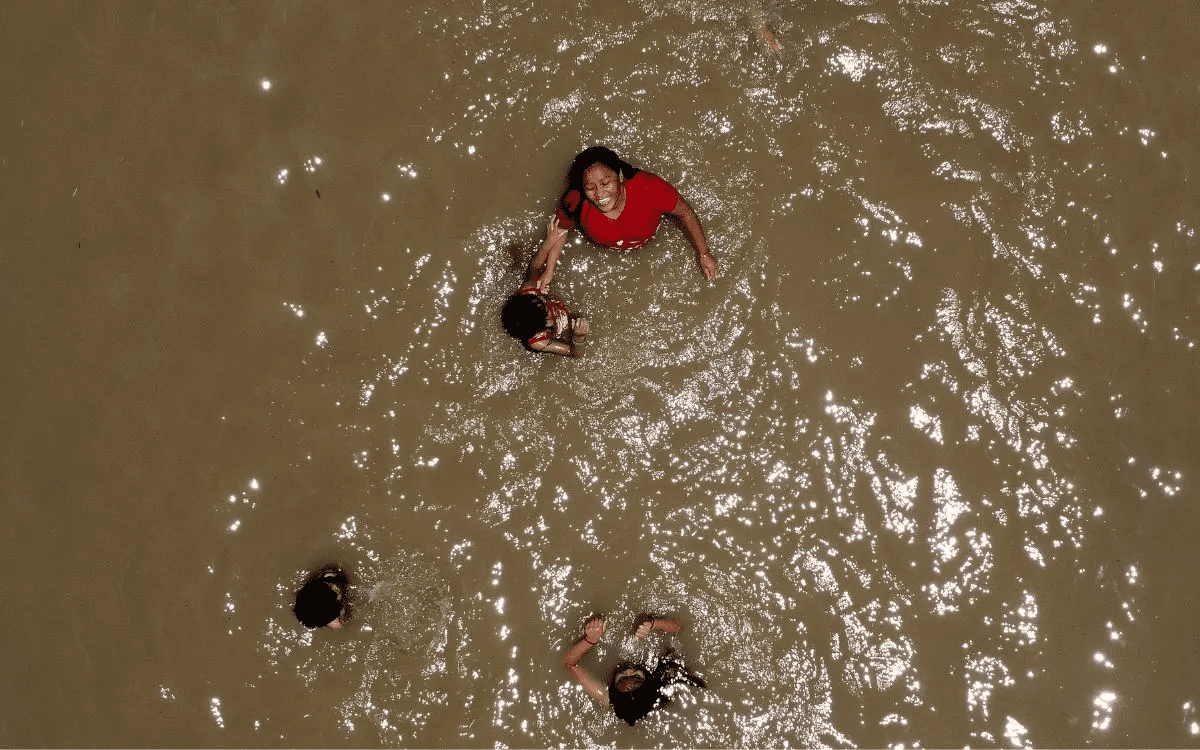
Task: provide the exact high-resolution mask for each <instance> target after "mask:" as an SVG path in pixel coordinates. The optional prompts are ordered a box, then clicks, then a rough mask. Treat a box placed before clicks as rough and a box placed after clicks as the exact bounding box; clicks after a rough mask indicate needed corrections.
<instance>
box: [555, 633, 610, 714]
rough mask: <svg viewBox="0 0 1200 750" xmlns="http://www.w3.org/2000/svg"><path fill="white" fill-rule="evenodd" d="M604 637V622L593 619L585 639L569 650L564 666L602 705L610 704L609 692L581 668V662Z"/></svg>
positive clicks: (581, 639) (564, 659) (565, 656)
mask: <svg viewBox="0 0 1200 750" xmlns="http://www.w3.org/2000/svg"><path fill="white" fill-rule="evenodd" d="M603 637H604V620H602V619H601V618H599V617H593V618H592V619H590V620H588V624H587V627H586V628H585V629H584V633H583V638H580V639H579V642H578V643H576V644H575V645H574V646H572V647H571V648H570V649H568V650H567V653H566V654H565V655H564V656H563V666H564V667H566V668H567V671H568V672H570V673H571V675H572V676H573V677H574V678H575V679H577V680H579V683H580V684H581V685H583V689H584V690H586V691H587V694H588V695H590V696H592V697H593V698H595V699H596V700H598V701H600V702H601V703H608V690H607V689H606V688H605V687H604V686H603V685H601V684H600V683H599V682H598V681H597V680H596V678H594V677H592V676H591V675H590V674H588V673H587V672H586V671H584V669H583V667H581V666H579V660H580V659H582V658H583V655H584V654H586V653H587V652H588V651H589V650H591V648H592V646H595V645H596V644H597V643H599V642H600V639H601V638H603Z"/></svg>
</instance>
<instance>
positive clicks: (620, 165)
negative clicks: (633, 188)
mask: <svg viewBox="0 0 1200 750" xmlns="http://www.w3.org/2000/svg"><path fill="white" fill-rule="evenodd" d="M597 164H599V165H601V166H604V167H608V168H609V169H610V170H611V171H612V173H613V174H614V175H615V176H616V177H617V179H618V181H620V182H624V181H625V180H628V179H629V178H630V177H633V176H634V175H635V174H637V173H638V172H640V171H641V170H640V169H638V168H637V167H635V166H633V165H631V164H630V163H629V162H627V161H625V160H623V159H622V158H621V157H619V156H617V154H616V153H615V152H614V151H613V150H612V149H609V148H605V147H604V146H592V147H591V148H588V149H584V150H583V151H582V152H581V153H580V154H579V155H578V156H576V157H575V161H573V162H571V168H570V169H569V170H568V171H567V192H565V193H563V194H562V197H561V198H560V199H559V203H560V204H561V205H562V207H563V210H564V211H566V212H567V213H568V214H569V215H571V216H573V217H574V218H575V220H576V221H579V213H580V211H582V210H583V201H579V202H578V203H576V205H575V206H573V207H571V206H568V205H567V202H566V201H567V195H569V194H570V192H571V191H572V190H575V191H577V192H578V193H579V195H584V194H585V193H586V189H585V187H584V179H583V178H584V174H585V173H586V172H587V171H588V170H589V169H591V168H592V167H594V166H596V165H597Z"/></svg>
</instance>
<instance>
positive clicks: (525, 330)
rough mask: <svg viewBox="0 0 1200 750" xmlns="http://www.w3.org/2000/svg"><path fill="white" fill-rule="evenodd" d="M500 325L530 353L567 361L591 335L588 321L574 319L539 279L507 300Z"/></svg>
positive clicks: (527, 283)
mask: <svg viewBox="0 0 1200 750" xmlns="http://www.w3.org/2000/svg"><path fill="white" fill-rule="evenodd" d="M556 231H557V230H556ZM563 233H565V230H564V231H563ZM547 284H548V282H547ZM500 321H501V322H502V323H503V324H504V330H506V331H508V333H509V335H510V336H512V337H513V338H515V339H517V340H518V341H520V342H521V343H523V344H525V346H526V347H527V348H529V349H530V350H532V351H535V352H551V353H552V354H561V355H563V356H566V357H577V356H579V349H578V346H579V345H580V344H582V343H583V340H584V339H585V338H586V337H587V334H588V321H587V318H581V317H579V316H577V315H572V314H571V312H570V311H569V310H568V309H567V306H566V305H565V304H563V302H562V301H561V300H557V299H555V298H554V297H551V296H550V295H549V294H546V285H543V284H539V283H538V281H537V280H536V279H530V280H529V281H527V282H525V284H524V285H523V286H522V287H521V290H520V291H518V292H517V293H516V294H514V295H513V296H511V297H509V298H508V301H507V302H505V303H504V309H503V310H501V312H500Z"/></svg>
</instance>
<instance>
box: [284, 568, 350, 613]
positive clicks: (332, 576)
mask: <svg viewBox="0 0 1200 750" xmlns="http://www.w3.org/2000/svg"><path fill="white" fill-rule="evenodd" d="M349 586H350V582H349V580H347V578H346V574H345V573H344V572H343V571H342V569H341V568H339V567H337V566H336V565H330V566H327V567H324V568H321V569H320V570H318V571H316V572H315V573H313V574H312V575H310V576H309V577H308V580H307V581H305V582H304V585H303V586H302V587H301V588H300V590H299V591H297V592H296V606H295V607H293V609H292V611H293V612H295V613H296V619H297V620H299V621H300V624H302V625H304V626H305V627H307V628H319V627H323V626H325V625H328V624H329V623H331V622H333V621H334V620H336V619H338V617H340V616H341V614H342V608H343V607H344V606H346V599H347V597H346V594H347V592H348V591H349Z"/></svg>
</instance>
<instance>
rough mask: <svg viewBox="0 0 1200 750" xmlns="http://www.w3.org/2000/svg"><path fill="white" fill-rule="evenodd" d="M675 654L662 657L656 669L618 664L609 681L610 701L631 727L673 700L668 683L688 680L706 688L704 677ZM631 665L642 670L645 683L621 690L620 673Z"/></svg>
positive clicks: (692, 683)
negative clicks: (691, 670) (617, 677)
mask: <svg viewBox="0 0 1200 750" xmlns="http://www.w3.org/2000/svg"><path fill="white" fill-rule="evenodd" d="M672 653H673V652H670V651H668V652H667V653H666V654H665V655H664V656H663V657H662V658H661V659H659V660H658V665H657V666H656V667H655V668H654V671H653V672H650V671H648V670H647V669H646V668H645V667H643V666H642V665H640V664H634V663H632V662H622V663H621V664H618V665H617V667H616V669H614V670H613V677H612V679H610V680H609V681H608V702H609V704H610V705H612V707H613V711H614V712H615V713H616V714H617V718H619V719H621V720H622V721H624V722H625V723H626V724H628V725H629V726H633V725H634V723H635V722H636V721H637V720H638V719H640V718H642V717H643V716H645V715H646V714H648V713H650V712H651V711H653V710H655V709H658V708H662V707H663V706H665V705H667V704H668V703H670V702H671V698H670V696H668V695H666V694H665V693H664V692H663V688H665V687H666V686H667V685H673V684H675V683H678V682H686V683H687V684H689V685H691V686H693V687H698V688H702V687H705V683H704V680H702V679H701V678H700V677H698V676H697V675H694V674H692V673H691V672H690V671H689V670H688V668H687V667H685V666H684V665H683V664H682V663H681V662H679V661H677V660H676V659H675V658H673V655H672ZM630 667H633V668H635V669H638V670H640V671H641V673H642V677H643V679H642V684H641V685H638V686H637V687H636V688H634V689H633V690H621V689H619V688H618V687H617V683H616V676H617V675H618V674H619V673H620V672H621V671H622V670H624V669H629V668H630Z"/></svg>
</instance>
